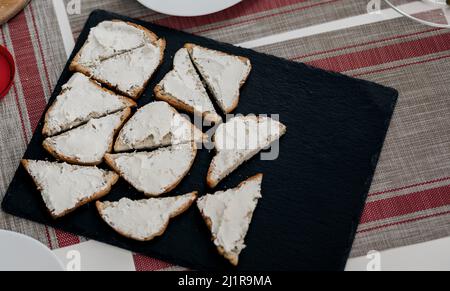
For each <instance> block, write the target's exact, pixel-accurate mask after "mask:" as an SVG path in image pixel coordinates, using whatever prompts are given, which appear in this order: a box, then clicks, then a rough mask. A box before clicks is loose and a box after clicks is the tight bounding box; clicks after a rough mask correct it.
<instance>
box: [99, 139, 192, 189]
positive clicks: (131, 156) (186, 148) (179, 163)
mask: <svg viewBox="0 0 450 291" xmlns="http://www.w3.org/2000/svg"><path fill="white" fill-rule="evenodd" d="M196 155H197V148H196V145H195V143H194V142H190V143H185V144H179V145H174V146H171V147H166V148H160V149H158V150H155V151H152V152H135V153H123V154H107V155H106V156H105V161H106V163H107V164H108V165H109V166H110V167H111V168H112V169H114V170H115V171H116V172H117V173H119V174H120V176H121V177H122V178H124V179H125V180H126V181H127V182H128V183H130V184H131V185H132V186H133V187H134V188H136V189H137V190H139V191H141V192H143V193H144V194H145V195H147V196H151V197H156V196H160V195H162V194H164V193H167V192H170V191H172V190H173V189H175V187H176V186H177V185H178V184H179V183H180V182H181V180H183V178H184V177H185V176H186V175H187V174H188V172H189V170H190V169H191V167H192V165H193V163H194V160H195V157H196Z"/></svg>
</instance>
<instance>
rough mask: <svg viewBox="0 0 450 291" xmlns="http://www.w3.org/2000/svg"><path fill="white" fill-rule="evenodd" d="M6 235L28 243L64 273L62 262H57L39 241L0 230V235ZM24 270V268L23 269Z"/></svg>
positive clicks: (57, 259)
mask: <svg viewBox="0 0 450 291" xmlns="http://www.w3.org/2000/svg"><path fill="white" fill-rule="evenodd" d="M2 234H3V235H6V237H8V236H9V237H11V238H13V239H19V240H23V241H26V242H27V243H30V244H31V245H33V246H34V247H36V249H38V250H39V251H42V254H44V253H45V254H46V255H47V256H48V258H49V259H50V258H51V259H52V260H53V262H54V263H55V264H56V265H58V266H59V271H64V270H65V268H64V266H63V264H62V262H61V261H60V260H59V258H58V257H57V256H56V254H55V253H53V252H52V251H51V250H50V249H49V248H47V247H46V246H45V245H43V244H42V243H41V242H40V241H38V240H36V239H34V238H32V237H29V236H26V235H24V234H21V233H17V232H13V231H9V230H4V229H0V235H2ZM24 269H25V267H24Z"/></svg>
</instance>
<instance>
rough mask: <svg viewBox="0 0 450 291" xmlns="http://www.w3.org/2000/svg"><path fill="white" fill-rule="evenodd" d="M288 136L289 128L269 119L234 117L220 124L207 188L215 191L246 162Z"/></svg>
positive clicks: (215, 136) (215, 138) (250, 116)
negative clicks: (284, 136) (219, 184)
mask: <svg viewBox="0 0 450 291" xmlns="http://www.w3.org/2000/svg"><path fill="white" fill-rule="evenodd" d="M285 133H286V126H284V125H283V124H282V123H280V122H278V121H276V120H273V119H271V118H268V117H256V116H252V115H249V116H246V117H235V118H232V119H231V120H229V121H228V122H227V123H224V124H221V125H220V126H219V127H218V128H217V130H216V133H215V135H214V145H215V148H216V151H217V154H216V156H215V157H214V158H213V160H212V162H211V165H210V167H209V170H208V177H207V183H208V186H209V187H211V188H214V187H216V186H217V184H218V183H219V182H220V181H222V179H224V178H225V177H226V176H228V175H229V174H230V173H232V172H233V171H234V170H236V169H237V168H238V167H239V166H240V165H241V164H243V163H244V162H245V161H247V160H249V159H251V158H252V157H254V156H255V155H256V154H258V153H259V152H260V151H261V150H263V149H265V148H267V147H268V146H270V145H271V144H272V143H273V142H275V141H276V140H278V139H279V138H280V137H281V136H283V135H284V134H285Z"/></svg>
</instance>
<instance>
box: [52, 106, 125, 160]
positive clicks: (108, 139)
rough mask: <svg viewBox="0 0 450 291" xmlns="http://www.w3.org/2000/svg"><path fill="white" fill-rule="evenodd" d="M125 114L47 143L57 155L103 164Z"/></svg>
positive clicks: (109, 117) (103, 118)
mask: <svg viewBox="0 0 450 291" xmlns="http://www.w3.org/2000/svg"><path fill="white" fill-rule="evenodd" d="M123 114H124V112H123V111H120V112H117V113H114V114H111V115H107V116H105V117H102V118H98V119H91V120H90V121H89V122H88V123H87V124H85V125H82V126H80V127H77V128H75V129H72V130H70V131H68V132H65V133H63V134H61V135H58V136H54V137H51V138H47V139H46V140H45V141H44V143H46V144H47V145H48V146H50V148H52V149H53V150H54V151H55V152H56V153H57V154H59V155H61V156H64V157H66V158H70V159H75V160H77V161H78V162H80V163H83V164H95V163H98V162H101V161H102V159H103V157H104V155H105V154H106V153H107V152H108V150H109V148H110V147H111V145H112V143H113V138H114V133H115V131H116V130H117V128H119V127H120V125H121V124H122V116H123Z"/></svg>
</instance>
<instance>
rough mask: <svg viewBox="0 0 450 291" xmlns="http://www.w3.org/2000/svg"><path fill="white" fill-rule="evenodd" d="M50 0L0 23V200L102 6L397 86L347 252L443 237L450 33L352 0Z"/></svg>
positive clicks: (44, 233) (447, 197)
mask: <svg viewBox="0 0 450 291" xmlns="http://www.w3.org/2000/svg"><path fill="white" fill-rule="evenodd" d="M54 2H58V1H50V0H41V1H32V3H31V5H29V7H27V8H26V9H25V11H24V12H22V13H21V14H19V15H18V16H17V17H15V18H14V19H13V20H12V21H10V22H9V23H8V24H7V25H4V26H2V27H1V30H0V44H3V45H6V46H7V47H8V48H9V49H10V50H11V52H12V54H13V55H14V57H15V60H16V63H17V71H18V73H17V76H16V82H15V85H14V86H13V88H12V90H11V91H10V93H9V94H8V95H7V96H6V98H5V100H3V101H2V102H1V103H0V114H1V117H2V122H0V158H1V159H0V174H1V176H0V195H3V194H4V193H5V191H6V188H7V186H8V184H9V182H10V181H11V179H12V176H13V174H14V172H15V170H16V168H17V166H18V164H19V160H20V158H21V157H22V155H23V153H24V151H25V148H26V145H27V144H28V141H29V139H30V138H31V136H32V133H33V130H34V128H35V127H36V124H37V122H38V120H39V118H40V116H41V115H42V113H43V110H44V107H45V104H46V102H47V100H48V97H49V96H50V94H51V91H52V89H53V86H54V85H55V83H56V80H57V78H58V77H59V74H60V72H61V71H62V68H63V66H64V64H65V62H66V59H67V55H66V52H67V51H70V45H71V42H72V43H73V39H74V38H76V37H77V35H78V34H79V32H80V30H81V28H82V27H83V25H84V22H85V20H86V18H87V16H88V14H89V13H90V12H91V11H92V10H93V9H96V8H101V9H106V10H110V11H113V12H117V13H121V14H125V15H128V16H131V17H135V18H139V19H143V20H147V21H153V22H155V23H158V24H162V25H165V26H169V27H173V28H176V29H182V30H185V31H188V32H193V33H196V34H199V35H203V36H207V37H211V38H214V39H217V40H221V41H226V42H230V43H233V44H240V45H243V46H246V47H252V48H254V49H256V50H258V51H261V52H265V53H269V54H274V55H277V56H280V57H283V58H287V59H291V60H294V61H299V62H306V63H309V64H311V65H314V66H318V67H321V68H325V69H329V70H334V71H338V72H343V73H346V74H348V75H352V76H355V77H359V78H364V79H368V80H371V81H376V82H379V83H381V84H385V85H387V86H392V87H394V88H397V89H398V90H399V91H400V99H399V104H398V107H397V110H396V112H395V116H394V120H393V122H392V125H391V128H390V130H389V134H388V137H387V141H386V144H385V147H384V150H383V153H382V155H381V159H380V162H379V165H378V169H377V173H376V176H375V178H374V181H373V184H372V189H371V191H370V195H369V200H368V202H367V205H366V209H365V212H364V215H363V218H362V221H361V225H360V227H359V230H358V234H357V238H356V241H355V243H354V247H353V251H352V256H360V255H365V254H366V253H367V252H368V251H370V250H384V249H388V248H393V247H398V246H404V245H410V244H414V243H418V242H424V241H428V240H432V239H436V238H440V237H444V236H448V235H450V151H449V148H450V131H449V130H448V128H450V115H449V114H448V112H449V110H450V99H449V98H448V96H450V88H449V86H448V83H447V82H448V80H447V79H448V78H447V76H448V75H449V73H450V31H448V30H443V29H433V28H431V27H426V26H422V25H420V24H416V23H412V22H410V21H408V20H406V19H404V18H401V17H399V15H398V14H395V13H393V12H392V11H390V10H386V11H383V13H382V14H381V15H377V14H375V15H368V14H367V9H366V6H367V3H366V1H354V0H320V1H319V0H258V1H253V0H245V1H243V2H242V3H240V4H238V5H237V6H235V7H233V8H230V9H228V10H225V11H223V12H219V13H216V14H213V15H209V16H203V17H196V18H181V17H171V16H165V15H161V14H158V13H155V12H152V11H150V10H148V9H145V8H144V7H142V6H141V5H140V4H138V3H137V2H136V1H120V0H104V1H94V0H81V1H80V2H79V3H80V4H81V5H80V7H69V8H70V9H68V10H67V11H64V8H66V7H65V6H66V4H70V3H72V2H73V1H68V0H65V1H64V2H63V3H59V4H57V6H58V7H59V8H57V9H56V10H55V9H54V6H53V4H54ZM75 2H76V1H75ZM367 2H368V1H367ZM403 2H405V1H403ZM407 2H410V1H407ZM406 5H407V7H406V8H407V9H409V11H412V12H416V13H419V12H420V11H416V10H415V9H416V8H417V7H416V6H414V4H413V5H410V4H406ZM61 7H62V8H63V11H61V9H60V8H61ZM78 8H80V9H78ZM67 12H69V13H67ZM427 13H433V12H427ZM67 14H70V15H67ZM442 21H443V22H444V21H446V19H442ZM0 228H2V229H9V230H14V231H18V232H22V233H25V234H27V235H30V236H32V237H35V238H37V239H39V240H40V241H42V242H44V243H45V244H47V245H48V246H49V247H50V248H53V249H56V248H62V247H66V246H70V245H73V244H77V243H80V242H82V241H84V240H85V239H84V238H80V237H78V236H75V235H72V234H67V233H64V232H62V231H59V230H55V229H52V228H48V227H45V226H42V225H38V224H35V223H32V222H29V221H25V220H22V219H18V218H14V217H11V216H9V215H6V214H5V213H2V212H0ZM134 262H135V267H136V269H137V270H155V269H173V268H175V267H173V266H170V265H168V264H166V263H164V262H160V261H157V260H153V259H151V258H147V257H144V256H140V255H134ZM175 269H177V268H175Z"/></svg>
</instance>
